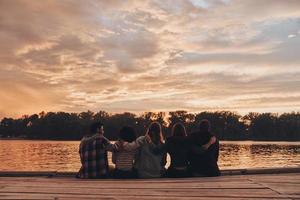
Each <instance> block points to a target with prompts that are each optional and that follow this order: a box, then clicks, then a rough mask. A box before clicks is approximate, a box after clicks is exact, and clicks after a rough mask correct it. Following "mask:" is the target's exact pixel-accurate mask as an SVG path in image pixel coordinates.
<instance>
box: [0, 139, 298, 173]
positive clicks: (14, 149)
mask: <svg viewBox="0 0 300 200" xmlns="http://www.w3.org/2000/svg"><path fill="white" fill-rule="evenodd" d="M78 145H79V142H77V141H31V140H0V162H1V165H0V171H3V170H6V171H77V170H78V169H79V167H80V161H79V155H78ZM109 156H111V155H109ZM219 166H220V168H221V169H229V168H230V169H234V168H257V167H259V168H261V167H287V166H288V167H295V166H298V167H299V166H300V142H253V141H245V142H221V148H220V157H219Z"/></svg>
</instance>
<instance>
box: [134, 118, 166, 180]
mask: <svg viewBox="0 0 300 200" xmlns="http://www.w3.org/2000/svg"><path fill="white" fill-rule="evenodd" d="M146 137H149V138H150V140H151V142H150V143H146V144H144V145H142V146H141V147H140V148H139V152H138V154H137V156H136V159H135V169H136V170H137V172H138V177H139V178H159V177H162V176H164V174H165V165H166V158H167V154H166V152H165V150H164V138H163V134H162V128H161V125H160V123H158V122H152V123H151V124H150V125H149V128H148V129H147V132H146Z"/></svg>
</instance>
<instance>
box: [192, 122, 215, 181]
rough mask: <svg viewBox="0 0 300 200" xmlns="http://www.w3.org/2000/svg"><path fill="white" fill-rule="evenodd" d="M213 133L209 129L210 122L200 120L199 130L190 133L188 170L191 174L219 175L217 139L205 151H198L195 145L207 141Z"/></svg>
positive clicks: (200, 144)
mask: <svg viewBox="0 0 300 200" xmlns="http://www.w3.org/2000/svg"><path fill="white" fill-rule="evenodd" d="M212 137H214V135H213V134H212V133H211V130H210V122H209V121H208V120H202V121H201V122H200V126H199V130H198V131H197V132H194V133H192V134H191V135H190V137H189V139H190V142H191V145H192V146H191V149H190V151H189V161H190V170H191V173H192V175H193V176H219V175H220V170H219V167H218V163H217V162H218V157H219V141H218V140H216V142H215V143H214V144H212V145H211V146H210V147H209V148H208V149H207V150H206V151H205V152H199V151H198V150H199V149H198V148H195V147H197V146H202V145H204V144H206V143H208V142H209V141H210V140H211V138H212Z"/></svg>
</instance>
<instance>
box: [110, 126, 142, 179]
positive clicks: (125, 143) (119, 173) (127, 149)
mask: <svg viewBox="0 0 300 200" xmlns="http://www.w3.org/2000/svg"><path fill="white" fill-rule="evenodd" d="M146 142H147V138H146V137H145V136H140V137H138V138H136V133H135V131H134V129H133V128H132V127H131V126H124V127H123V128H122V129H121V130H120V133H119V140H118V141H117V142H116V143H115V144H117V145H118V146H120V147H121V148H120V149H119V150H117V151H113V154H112V161H113V163H114V164H115V165H116V167H115V170H114V177H115V178H137V172H136V170H135V169H134V167H133V164H134V159H135V156H136V153H137V151H138V148H139V147H140V146H141V145H143V144H145V143H146Z"/></svg>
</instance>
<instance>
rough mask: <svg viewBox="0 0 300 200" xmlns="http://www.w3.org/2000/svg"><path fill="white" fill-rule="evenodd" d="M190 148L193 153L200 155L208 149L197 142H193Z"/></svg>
mask: <svg viewBox="0 0 300 200" xmlns="http://www.w3.org/2000/svg"><path fill="white" fill-rule="evenodd" d="M190 149H191V152H192V153H194V154H199V155H201V154H204V153H205V152H206V150H207V149H205V148H204V147H202V146H199V145H196V144H192V145H191V147H190Z"/></svg>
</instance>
